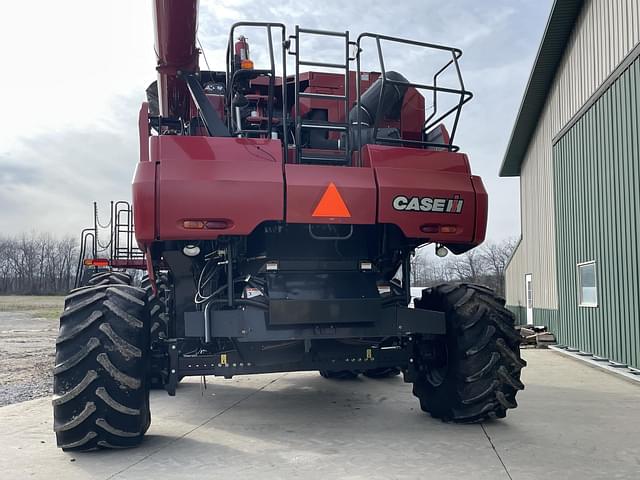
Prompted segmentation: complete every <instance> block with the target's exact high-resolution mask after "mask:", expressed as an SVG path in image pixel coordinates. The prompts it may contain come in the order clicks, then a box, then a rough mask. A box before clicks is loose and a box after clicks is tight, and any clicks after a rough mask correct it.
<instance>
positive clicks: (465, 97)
mask: <svg viewBox="0 0 640 480" xmlns="http://www.w3.org/2000/svg"><path fill="white" fill-rule="evenodd" d="M365 39H373V40H375V43H376V50H377V54H378V62H379V64H380V71H381V75H380V79H381V81H382V88H381V89H380V98H379V101H378V104H377V107H376V112H375V121H374V125H373V138H374V139H375V140H381V139H379V138H378V123H379V121H380V105H381V104H382V96H383V94H384V91H385V87H386V85H387V84H389V85H404V86H406V87H413V88H416V89H418V90H429V91H432V92H433V112H432V113H431V114H430V115H429V116H428V117H427V118H426V119H425V121H424V123H423V126H422V134H423V138H424V135H425V134H426V133H428V132H429V131H430V130H431V129H432V128H433V127H434V126H436V125H437V124H438V123H439V122H441V121H442V120H444V119H445V118H446V117H448V116H449V115H451V114H452V113H454V112H455V117H454V121H453V126H452V129H451V134H450V136H449V141H448V142H447V143H442V144H439V143H434V142H426V141H424V140H423V141H419V140H404V139H384V140H385V141H390V142H393V143H400V144H405V143H406V144H410V145H416V146H422V147H423V148H424V147H427V148H428V147H438V148H444V149H447V150H449V151H458V150H459V148H458V146H456V145H454V144H453V140H454V137H455V134H456V130H457V128H458V121H459V118H460V112H461V111H462V106H463V105H464V104H465V103H467V102H468V101H470V100H471V98H472V97H473V94H472V93H471V92H470V91H468V90H466V88H465V86H464V81H463V79H462V73H461V72H460V65H459V63H458V59H459V58H460V57H461V56H462V50H460V49H458V48H455V47H448V46H445V45H438V44H435V43H427V42H420V41H417V40H409V39H404V38H399V37H391V36H388V35H380V34H376V33H370V32H364V33H361V34H360V35H359V36H358V39H357V41H356V47H357V48H356V58H355V60H356V124H357V125H358V127H359V126H361V125H362V120H361V109H362V85H361V82H362V78H361V75H360V66H361V55H362V52H363V49H362V42H363V40H365ZM384 41H386V42H392V43H400V44H405V45H413V46H417V47H423V48H430V49H435V50H441V51H444V52H449V53H450V54H451V59H450V60H449V61H447V63H445V65H444V66H443V67H441V68H440V69H439V70H438V71H437V72H436V73H435V74H434V76H433V83H432V84H423V83H417V82H402V81H399V80H393V79H391V78H388V77H387V71H386V68H385V62H384V55H383V53H382V42H384ZM451 65H454V67H455V72H456V76H457V78H458V82H459V84H460V88H447V87H440V86H438V78H439V77H440V75H441V74H442V73H443V72H444V71H446V70H447V69H448V68H449V67H450V66H451ZM438 93H444V94H452V95H459V97H460V98H459V100H458V103H457V104H456V105H455V106H454V107H452V108H450V109H449V110H447V111H446V112H444V113H442V114H440V115H439V116H438V117H437V118H436V119H435V120H434V119H433V118H434V117H436V115H437V112H438ZM358 147H359V148H358V166H362V129H361V128H358Z"/></svg>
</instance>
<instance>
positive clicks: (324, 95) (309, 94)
mask: <svg viewBox="0 0 640 480" xmlns="http://www.w3.org/2000/svg"><path fill="white" fill-rule="evenodd" d="M298 95H300V96H301V97H304V98H324V99H326V100H346V99H347V97H346V96H345V95H332V94H330V93H312V92H299V93H298Z"/></svg>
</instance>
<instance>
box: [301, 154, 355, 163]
mask: <svg viewBox="0 0 640 480" xmlns="http://www.w3.org/2000/svg"><path fill="white" fill-rule="evenodd" d="M300 160H306V161H309V162H315V163H329V164H335V163H348V162H349V159H348V158H347V157H346V156H340V157H331V156H319V155H300Z"/></svg>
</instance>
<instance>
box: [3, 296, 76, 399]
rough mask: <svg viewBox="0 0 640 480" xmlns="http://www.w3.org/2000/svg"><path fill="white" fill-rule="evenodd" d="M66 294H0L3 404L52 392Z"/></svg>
mask: <svg viewBox="0 0 640 480" xmlns="http://www.w3.org/2000/svg"><path fill="white" fill-rule="evenodd" d="M63 304H64V298H63V297H37V296H0V365H2V369H0V406H4V405H9V404H11V403H17V402H23V401H25V400H31V399H33V398H38V397H44V396H47V395H50V394H51V393H52V390H53V388H52V387H53V385H52V377H51V369H52V368H53V364H54V355H55V339H56V335H57V332H58V316H59V315H60V312H61V311H62V308H63Z"/></svg>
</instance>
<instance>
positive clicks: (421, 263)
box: [411, 238, 517, 295]
mask: <svg viewBox="0 0 640 480" xmlns="http://www.w3.org/2000/svg"><path fill="white" fill-rule="evenodd" d="M516 244H517V242H516V241H515V240H514V239H512V238H510V239H506V240H502V241H499V242H487V243H485V244H483V245H482V246H480V247H478V248H475V249H473V250H470V251H468V252H467V253H464V254H462V255H457V256H456V255H449V256H447V257H446V258H444V259H442V258H436V257H433V256H428V255H416V256H415V257H414V258H413V259H412V263H411V267H412V269H413V271H412V285H414V286H420V287H422V286H432V285H437V284H439V283H445V282H453V281H457V282H470V283H478V284H480V285H485V286H487V287H489V288H492V289H493V290H495V291H496V292H497V293H498V294H499V295H504V272H505V269H506V267H507V264H508V262H509V258H511V255H512V254H513V251H514V249H515V247H516Z"/></svg>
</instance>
